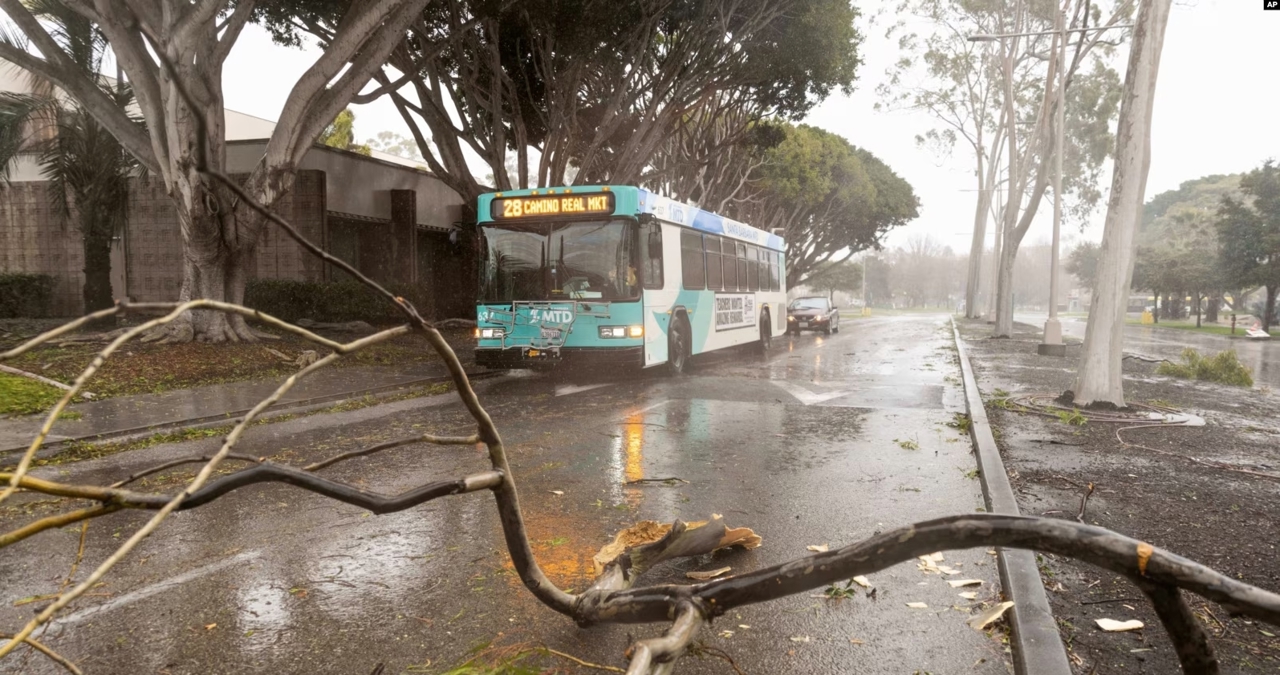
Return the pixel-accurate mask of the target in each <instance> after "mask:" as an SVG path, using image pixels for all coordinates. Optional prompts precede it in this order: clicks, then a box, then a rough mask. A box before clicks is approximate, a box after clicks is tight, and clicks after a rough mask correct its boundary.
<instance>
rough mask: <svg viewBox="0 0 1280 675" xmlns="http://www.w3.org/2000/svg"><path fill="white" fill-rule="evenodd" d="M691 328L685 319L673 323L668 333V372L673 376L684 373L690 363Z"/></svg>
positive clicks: (677, 319)
mask: <svg viewBox="0 0 1280 675" xmlns="http://www.w3.org/2000/svg"><path fill="white" fill-rule="evenodd" d="M689 345H690V339H689V328H688V324H686V323H685V322H684V320H683V319H680V318H676V319H673V320H672V321H671V329H670V330H669V331H667V371H668V372H669V373H670V374H672V375H679V374H681V373H683V372H684V368H685V366H686V365H687V364H688V361H689Z"/></svg>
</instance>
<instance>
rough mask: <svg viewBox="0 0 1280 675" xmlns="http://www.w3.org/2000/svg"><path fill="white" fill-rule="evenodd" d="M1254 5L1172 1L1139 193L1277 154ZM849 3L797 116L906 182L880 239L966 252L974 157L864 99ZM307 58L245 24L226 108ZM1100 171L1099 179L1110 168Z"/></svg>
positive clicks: (869, 93) (873, 48) (278, 100)
mask: <svg viewBox="0 0 1280 675" xmlns="http://www.w3.org/2000/svg"><path fill="white" fill-rule="evenodd" d="M1261 4H1262V3H1260V2H1258V1H1257V0H1198V1H1196V2H1175V3H1174V5H1173V11H1172V14H1171V16H1170V19H1169V27H1168V32H1167V34H1166V37H1165V45H1164V54H1163V56H1162V58H1161V63H1160V76H1159V81H1158V85H1157V92H1156V103H1155V120H1154V126H1153V129H1152V145H1153V150H1152V159H1151V173H1150V177H1149V178H1148V181H1147V195H1148V197H1150V196H1151V195H1154V194H1157V193H1159V192H1163V191H1165V190H1170V189H1173V188H1176V187H1177V186H1178V184H1179V183H1181V182H1183V181H1186V180H1190V179H1193V178H1197V177H1199V176H1203V175H1207V174H1212V173H1234V172H1239V171H1245V170H1248V169H1251V168H1254V167H1256V166H1258V165H1259V164H1261V163H1262V161H1263V160H1265V159H1268V158H1273V157H1274V158H1280V90H1278V88H1277V85H1278V84H1280V75H1278V74H1277V73H1280V70H1278V68H1280V65H1277V64H1278V63H1280V62H1278V61H1277V54H1278V53H1280V12H1265V11H1263V10H1262V7H1261ZM858 5H859V7H860V8H862V9H863V14H864V17H863V19H861V20H860V23H861V25H860V28H861V29H862V32H863V34H864V36H865V38H866V40H865V42H864V43H863V45H862V57H863V59H864V61H865V64H864V65H863V67H862V70H861V71H860V73H859V77H858V85H857V90H856V91H854V93H853V94H852V95H851V96H843V95H837V96H833V97H832V98H830V99H828V100H827V101H825V102H824V103H823V104H822V105H820V106H818V108H817V109H815V110H814V111H813V113H812V114H811V115H810V116H809V118H808V120H807V122H808V123H810V124H813V125H815V126H819V127H822V128H824V129H827V130H829V131H833V132H835V133H838V134H841V135H842V136H844V137H845V138H847V139H849V141H850V142H852V143H853V144H854V145H858V146H861V147H864V148H866V149H868V150H870V151H871V152H873V153H875V154H876V155H877V156H878V157H880V158H881V159H882V160H884V161H885V162H886V163H888V164H889V166H891V167H893V169H894V170H895V171H897V172H898V174H899V175H901V176H903V177H904V178H906V179H907V180H908V181H910V183H911V184H912V185H913V186H914V187H915V190H916V194H918V195H919V196H920V201H921V213H920V218H919V219H918V220H916V221H915V222H913V223H911V224H910V225H908V226H906V227H902V228H899V229H898V230H895V231H894V232H893V233H892V234H891V235H890V236H889V238H888V243H889V244H890V245H901V244H903V243H904V242H906V241H907V239H908V238H909V237H910V236H911V235H912V234H914V233H921V232H928V233H932V234H933V235H934V236H936V237H938V238H939V239H940V240H941V241H943V242H944V243H945V244H946V245H949V246H951V247H953V248H954V249H956V250H957V251H965V250H967V249H968V246H969V238H970V236H971V235H970V232H971V230H972V222H973V205H974V199H975V194H974V193H973V192H971V191H968V190H971V189H972V188H973V178H972V174H971V172H972V170H971V167H972V165H973V160H972V158H971V157H970V156H969V155H968V153H966V152H964V151H962V150H961V149H960V148H957V150H956V153H955V155H954V156H951V157H938V156H936V155H935V154H934V153H932V152H930V151H928V150H925V149H923V148H919V147H917V146H916V143H915V137H916V135H917V134H920V133H923V132H924V131H927V130H928V129H930V128H932V127H933V126H934V125H933V123H932V121H931V120H930V118H929V117H928V116H925V115H921V114H916V113H910V112H902V111H897V112H884V113H880V112H876V111H875V110H874V109H873V105H874V104H875V101H876V95H875V88H876V85H877V84H879V82H880V81H881V80H882V78H883V77H884V72H885V69H886V68H887V67H888V66H890V65H891V64H892V63H893V61H894V60H895V59H897V58H898V56H899V54H898V50H897V45H896V44H895V43H894V42H891V41H889V40H887V39H886V38H885V36H884V30H883V26H870V25H869V19H868V17H870V16H871V15H873V14H874V13H875V11H876V9H877V8H878V6H879V3H878V2H876V3H858ZM315 58H316V50H315V49H314V48H312V49H309V50H297V49H287V48H283V47H277V46H275V45H273V44H272V43H271V41H270V39H269V38H268V36H267V34H266V33H265V32H264V31H262V30H261V29H258V28H256V27H250V28H249V29H247V30H246V31H245V34H244V36H243V37H242V38H241V39H240V42H239V44H237V45H236V48H235V50H234V51H233V52H232V54H231V56H230V58H229V59H228V61H227V64H226V68H225V71H224V73H225V78H224V88H225V95H226V104H227V107H228V108H230V109H232V110H238V111H240V112H244V113H249V114H252V115H257V116H259V117H265V118H268V119H275V118H276V117H277V116H278V115H279V111H280V108H281V107H282V106H283V104H284V100H285V97H286V96H287V95H288V92H289V87H290V86H292V84H293V82H294V81H296V79H297V77H298V75H299V74H300V73H301V72H302V71H303V70H304V69H306V68H307V67H308V66H309V65H310V64H311V62H312V61H314V60H315ZM1116 58H1117V59H1118V63H1117V66H1116V67H1117V69H1118V70H1120V71H1121V72H1122V73H1123V68H1124V65H1125V63H1126V59H1127V51H1126V50H1121V52H1120V53H1119V54H1117V57H1116ZM1122 76H1123V75H1122ZM355 112H356V135H357V138H358V139H359V140H361V141H363V140H364V139H366V138H369V137H372V136H374V135H375V134H377V133H378V132H379V131H383V130H390V131H393V132H396V133H399V134H401V135H404V136H408V135H409V134H408V131H407V130H406V129H405V128H404V125H403V122H401V120H400V118H399V115H398V114H397V113H396V112H395V110H394V109H393V108H392V107H391V106H390V105H389V104H385V103H382V102H378V103H374V104H371V105H366V106H357V107H355ZM1105 180H1106V184H1105V186H1109V185H1110V178H1109V175H1108V177H1107V178H1105ZM1105 186H1104V188H1105ZM1104 208H1105V206H1103V207H1100V208H1099V210H1098V213H1097V214H1095V216H1094V218H1093V220H1092V223H1091V224H1090V226H1089V227H1088V228H1086V230H1085V232H1084V233H1083V234H1081V233H1080V232H1078V231H1072V232H1069V233H1067V234H1066V236H1067V238H1068V240H1070V239H1080V238H1081V237H1083V238H1088V239H1095V240H1096V239H1099V238H1101V235H1102V216H1103V210H1104ZM1051 213H1052V208H1051V207H1047V208H1041V216H1040V217H1039V219H1038V221H1037V223H1036V224H1035V226H1034V227H1033V229H1032V231H1031V232H1030V233H1029V234H1028V236H1027V240H1026V241H1027V243H1034V242H1036V241H1041V240H1047V239H1048V236H1049V231H1050V219H1049V216H1050V214H1051ZM989 238H990V234H988V239H989Z"/></svg>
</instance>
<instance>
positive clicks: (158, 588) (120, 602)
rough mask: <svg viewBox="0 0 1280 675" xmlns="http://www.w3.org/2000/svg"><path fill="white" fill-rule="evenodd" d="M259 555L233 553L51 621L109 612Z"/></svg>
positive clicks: (75, 620)
mask: <svg viewBox="0 0 1280 675" xmlns="http://www.w3.org/2000/svg"><path fill="white" fill-rule="evenodd" d="M259 555H261V552H259V551H245V552H243V553H237V554H236V555H233V556H231V557H230V558H227V559H225V560H219V561H218V562H215V563H209V564H208V565H205V566H203V567H197V568H195V569H193V570H191V571H189V572H183V573H182V574H179V575H177V576H174V577H169V578H168V579H165V580H164V581H158V582H156V583H154V584H151V585H150V586H143V587H142V588H139V589H138V590H136V591H130V592H128V593H125V594H124V595H121V596H120V597H117V598H112V599H111V600H108V601H106V602H104V603H102V604H101V605H97V606H94V607H86V608H85V609H82V610H80V611H78V612H75V613H74V614H68V615H66V616H64V617H61V618H59V619H55V620H54V622H53V623H62V624H72V623H79V622H81V621H84V620H85V619H88V618H90V617H92V616H94V615H96V614H101V613H102V612H110V611H112V610H115V609H120V608H121V607H127V606H129V605H132V604H133V603H135V602H137V601H139V600H145V599H147V598H149V597H151V596H153V595H156V594H157V593H163V592H165V591H167V590H169V589H171V588H174V587H175V586H180V585H182V584H185V583H187V582H188V581H194V580H196V579H199V578H200V577H203V576H208V575H210V574H213V573H215V572H220V571H222V570H224V569H226V568H228V567H231V566H233V565H238V564H240V563H242V562H245V561H248V560H253V559H254V558H257V557H258V556H259Z"/></svg>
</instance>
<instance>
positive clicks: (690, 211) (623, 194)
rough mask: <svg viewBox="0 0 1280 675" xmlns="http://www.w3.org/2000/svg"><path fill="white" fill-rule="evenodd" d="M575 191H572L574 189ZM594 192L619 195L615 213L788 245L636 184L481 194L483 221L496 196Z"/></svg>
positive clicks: (488, 217) (766, 243)
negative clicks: (646, 216)
mask: <svg viewBox="0 0 1280 675" xmlns="http://www.w3.org/2000/svg"><path fill="white" fill-rule="evenodd" d="M570 191H572V192H570ZM592 192H612V193H613V194H614V195H615V199H616V206H615V209H614V213H616V214H622V215H632V216H634V215H640V214H643V213H648V214H651V215H653V216H654V217H656V218H660V219H662V220H665V221H668V222H673V223H678V224H680V225H684V226H685V227H691V228H693V229H695V230H701V231H703V232H707V233H710V234H718V235H722V236H725V237H729V238H731V239H737V240H740V241H746V242H751V243H753V244H756V245H757V246H764V247H766V248H771V249H774V250H777V251H781V250H783V248H784V242H783V240H782V237H779V236H778V235H776V234H773V233H771V232H766V231H764V230H761V229H758V228H754V227H751V226H750V225H747V224H746V223H741V222H738V221H736V220H734V219H732V218H726V217H724V216H721V215H718V214H715V213H712V212H710V211H705V210H703V209H700V208H698V207H696V206H690V205H689V204H685V203H683V202H679V201H676V200H674V199H670V198H668V197H664V196H662V195H660V194H658V193H656V192H651V191H649V190H646V189H644V188H638V187H635V186H632V185H575V186H573V187H570V188H562V187H561V188H537V189H529V190H507V191H504V192H489V193H486V194H482V195H480V199H479V205H478V206H479V213H478V215H479V221H480V222H482V223H484V222H490V221H492V220H493V217H492V215H491V213H490V208H489V205H490V204H491V203H492V202H493V199H494V198H495V197H525V196H535V195H537V196H540V195H546V194H553V193H554V194H585V193H592Z"/></svg>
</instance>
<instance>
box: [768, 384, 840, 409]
mask: <svg viewBox="0 0 1280 675" xmlns="http://www.w3.org/2000/svg"><path fill="white" fill-rule="evenodd" d="M772 382H773V384H774V385H775V386H777V387H778V388H779V389H781V390H783V391H785V392H787V393H788V394H791V395H792V396H794V397H795V398H796V400H798V401H800V402H801V403H803V404H805V405H814V404H815V403H822V402H824V401H830V400H831V399H833V398H840V397H841V396H848V395H849V393H850V392H847V391H828V392H823V393H820V394H819V393H815V392H812V391H809V390H808V389H805V388H804V387H801V386H799V385H796V384H792V383H790V382H786V381H784V380H772Z"/></svg>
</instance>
